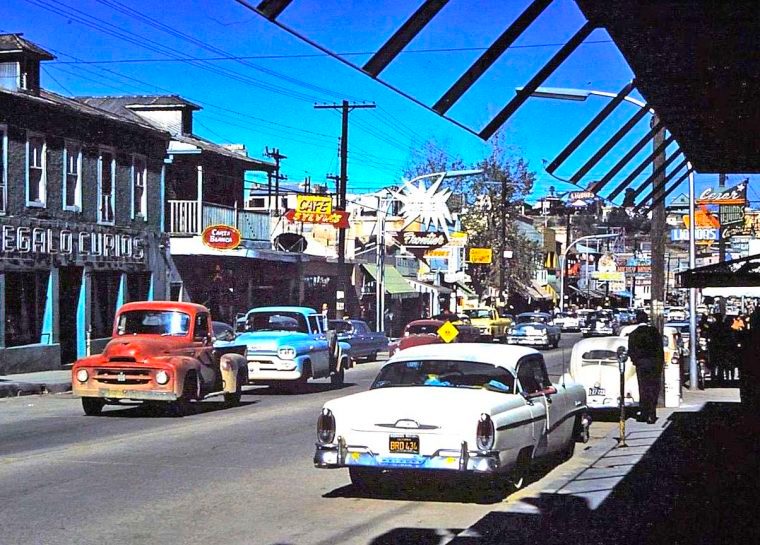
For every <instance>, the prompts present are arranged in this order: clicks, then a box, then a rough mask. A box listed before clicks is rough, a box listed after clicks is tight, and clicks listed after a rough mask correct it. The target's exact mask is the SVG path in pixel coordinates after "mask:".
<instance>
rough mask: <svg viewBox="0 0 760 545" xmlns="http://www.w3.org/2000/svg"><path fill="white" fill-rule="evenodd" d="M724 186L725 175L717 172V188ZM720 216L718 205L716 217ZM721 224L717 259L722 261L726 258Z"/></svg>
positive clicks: (723, 187)
mask: <svg viewBox="0 0 760 545" xmlns="http://www.w3.org/2000/svg"><path fill="white" fill-rule="evenodd" d="M725 188H726V175H725V174H718V189H725ZM720 216H721V213H720V206H718V217H720ZM722 230H723V226H722V225H721V226H719V227H718V261H719V262H721V263H723V262H724V261H725V260H726V239H725V237H723V233H722V232H721V231H722Z"/></svg>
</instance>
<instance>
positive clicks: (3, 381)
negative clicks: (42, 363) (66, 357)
mask: <svg viewBox="0 0 760 545" xmlns="http://www.w3.org/2000/svg"><path fill="white" fill-rule="evenodd" d="M69 391H71V370H70V369H61V370H58V371H41V372H38V373H22V374H19V375H0V397H16V396H22V395H35V394H58V393H61V392H69Z"/></svg>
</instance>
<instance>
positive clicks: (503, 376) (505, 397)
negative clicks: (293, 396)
mask: <svg viewBox="0 0 760 545" xmlns="http://www.w3.org/2000/svg"><path fill="white" fill-rule="evenodd" d="M590 423H591V420H590V418H589V416H588V408H587V406H586V394H585V390H584V388H583V386H580V385H578V384H575V383H573V382H572V381H571V379H570V377H569V375H565V376H564V377H563V379H562V381H561V382H560V383H558V384H552V383H551V381H550V380H549V375H548V374H547V371H546V366H545V364H544V359H543V356H542V355H541V353H539V352H537V351H536V350H533V349H530V348H524V347H517V346H508V347H504V346H494V345H483V344H468V343H461V344H453V345H450V346H444V345H440V344H435V345H427V346H416V347H413V348H409V349H408V350H403V351H401V352H399V353H398V354H396V355H395V356H393V357H392V358H391V359H390V360H389V361H388V362H387V363H386V364H385V365H384V366H383V368H382V369H381V370H380V372H379V374H378V376H377V378H376V379H375V381H374V382H373V383H372V386H371V387H370V390H369V391H367V392H362V393H358V394H353V395H350V396H347V397H342V398H339V399H333V400H331V401H328V402H327V403H326V404H325V405H324V406H323V408H322V411H321V413H320V415H319V418H318V421H317V439H318V442H317V444H316V451H315V454H314V464H315V466H316V467H318V468H339V467H348V469H349V475H350V478H351V482H352V483H354V485H356V486H358V487H362V488H364V489H366V490H368V491H373V490H376V489H377V488H378V487H380V486H382V485H383V483H384V479H385V478H386V477H387V476H388V474H390V473H398V474H415V472H419V471H431V473H430V476H431V477H432V476H433V475H435V473H432V471H433V470H436V471H444V472H451V473H462V474H470V475H478V474H479V475H481V477H485V478H487V479H488V480H489V481H491V482H493V481H494V480H498V479H501V478H506V479H508V480H509V481H510V482H511V483H512V485H513V486H515V487H519V486H520V485H521V484H522V482H523V479H524V477H525V475H526V473H527V472H528V471H529V470H530V467H531V465H532V464H533V463H534V462H535V461H536V460H538V459H541V458H545V457H548V456H551V455H564V456H568V455H570V454H572V451H573V448H574V443H575V442H576V441H584V442H585V441H587V440H588V434H589V426H590ZM428 478H430V477H428Z"/></svg>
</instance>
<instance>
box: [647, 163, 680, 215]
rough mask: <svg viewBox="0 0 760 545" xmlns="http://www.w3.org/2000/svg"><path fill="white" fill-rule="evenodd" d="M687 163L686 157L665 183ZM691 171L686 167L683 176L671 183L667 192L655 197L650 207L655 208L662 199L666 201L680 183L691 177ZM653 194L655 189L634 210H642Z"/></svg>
mask: <svg viewBox="0 0 760 545" xmlns="http://www.w3.org/2000/svg"><path fill="white" fill-rule="evenodd" d="M686 163H687V161H686V160H685V159H684V161H683V162H682V163H681V164H680V165H679V166H678V168H677V169H676V170H674V171H673V172H672V173H671V174H670V175H669V176H667V177H666V178H665V183H667V181H668V180H669V179H670V178H671V177H672V176H673V175H674V174H675V173H677V172H679V171H680V170H681V169H682V168H683V167H684V165H685V164H686ZM690 173H691V169H689V168H687V169H686V172H684V173H683V174H682V175H681V176H680V177H679V178H678V180H676V181H675V183H674V184H673V185H671V186H670V187H669V188H668V189H666V190H665V192H664V193H663V194H662V195H660V196H659V197H657V199H655V201H654V202H653V203H652V204H651V205H650V206H649V208H650V209H651V208H653V207H655V206H657V205H658V204H660V203H661V202H662V201H664V200H665V199H666V198H667V197H668V195H670V194H671V193H673V191H675V190H676V189H677V188H678V186H679V185H681V183H682V182H683V181H684V180H685V179H686V178H688V177H689V174H690ZM653 194H654V191H651V192H649V194H648V195H647V196H646V197H644V198H643V199H642V200H641V202H640V203H639V204H637V205H636V207H635V208H634V209H633V210H634V212H638V211H639V210H640V209H641V208H642V207H644V205H645V204H646V202H647V201H648V200H649V199H651V198H652V195H653Z"/></svg>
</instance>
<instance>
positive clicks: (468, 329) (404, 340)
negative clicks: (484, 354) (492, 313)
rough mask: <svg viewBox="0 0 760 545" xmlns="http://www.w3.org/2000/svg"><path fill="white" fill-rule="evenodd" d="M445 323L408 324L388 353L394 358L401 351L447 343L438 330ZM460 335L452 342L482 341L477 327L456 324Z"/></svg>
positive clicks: (390, 346)
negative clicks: (413, 347)
mask: <svg viewBox="0 0 760 545" xmlns="http://www.w3.org/2000/svg"><path fill="white" fill-rule="evenodd" d="M444 323H445V322H444V321H443V320H414V321H412V322H409V323H408V324H406V327H404V331H403V333H402V334H401V337H399V338H398V339H397V340H395V341H393V342H392V343H390V344H389V345H388V353H389V354H390V355H391V356H393V355H394V354H395V353H396V352H398V351H399V350H405V349H407V348H411V347H412V346H420V345H425V344H439V343H444V342H445V341H444V340H443V339H442V338H441V337H440V335H438V330H439V329H440V328H441V326H442V325H443V324H444ZM453 325H454V327H456V328H457V330H458V332H459V333H458V334H457V336H456V337H455V338H454V340H453V341H452V342H459V343H473V342H478V341H479V340H480V330H479V329H478V328H477V327H474V326H471V325H468V324H464V323H456V324H453Z"/></svg>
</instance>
